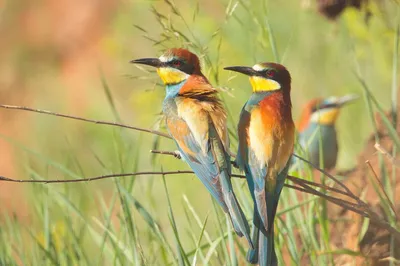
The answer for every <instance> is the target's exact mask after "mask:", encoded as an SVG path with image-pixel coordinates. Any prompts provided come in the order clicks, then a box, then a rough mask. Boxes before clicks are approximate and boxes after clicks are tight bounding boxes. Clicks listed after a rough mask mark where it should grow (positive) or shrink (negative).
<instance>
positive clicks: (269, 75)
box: [265, 69, 276, 78]
mask: <svg viewBox="0 0 400 266" xmlns="http://www.w3.org/2000/svg"><path fill="white" fill-rule="evenodd" d="M265 74H266V75H267V77H269V78H273V77H275V75H276V71H275V70H273V69H268V70H267V71H266V73H265Z"/></svg>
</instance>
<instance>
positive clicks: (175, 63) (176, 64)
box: [164, 59, 194, 75]
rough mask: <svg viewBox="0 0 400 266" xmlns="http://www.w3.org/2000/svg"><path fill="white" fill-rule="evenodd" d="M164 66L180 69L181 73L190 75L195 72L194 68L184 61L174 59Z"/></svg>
mask: <svg viewBox="0 0 400 266" xmlns="http://www.w3.org/2000/svg"><path fill="white" fill-rule="evenodd" d="M164 65H165V66H167V67H172V68H175V69H179V70H180V71H182V72H185V73H186V74H189V75H190V74H192V73H193V71H194V66H193V65H191V64H188V63H187V62H186V61H185V60H182V59H172V60H171V61H168V62H165V63H164Z"/></svg>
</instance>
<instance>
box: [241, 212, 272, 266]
mask: <svg viewBox="0 0 400 266" xmlns="http://www.w3.org/2000/svg"><path fill="white" fill-rule="evenodd" d="M260 226H261V227H260ZM252 242H253V243H254V248H253V249H252V248H250V249H249V250H248V251H247V256H246V258H247V261H248V262H249V263H251V264H257V263H258V264H259V265H260V266H276V265H278V259H277V257H276V253H275V247H274V227H273V226H271V228H270V230H268V232H266V231H265V230H264V228H263V226H262V222H261V219H260V217H259V216H258V215H257V214H256V213H255V215H254V227H253V229H252Z"/></svg>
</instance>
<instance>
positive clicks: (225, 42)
mask: <svg viewBox="0 0 400 266" xmlns="http://www.w3.org/2000/svg"><path fill="white" fill-rule="evenodd" d="M297 2H298V1H295V0H293V1H277V2H275V1H261V3H259V2H257V1H243V0H240V1H234V0H229V1H225V0H220V1H218V3H217V4H215V6H216V7H215V10H212V8H210V7H208V6H203V5H202V3H201V2H200V1H179V2H174V1H170V0H167V1H163V2H143V3H132V5H127V6H126V7H127V8H126V9H125V10H123V11H121V13H120V16H121V17H122V18H120V19H119V20H118V21H122V22H120V24H117V26H119V27H121V28H122V29H124V30H123V34H125V35H131V36H132V38H133V39H135V40H137V42H138V43H139V42H145V44H146V46H145V45H142V46H141V48H142V49H137V53H138V54H142V53H143V56H146V55H147V54H148V53H150V52H151V53H154V54H153V55H154V56H155V55H158V54H159V51H161V50H164V49H165V48H166V47H173V46H179V47H187V48H189V49H191V50H193V51H194V52H196V53H197V54H199V55H200V56H201V61H202V65H203V69H204V73H205V74H206V75H207V76H208V77H209V78H210V81H211V82H212V83H213V84H214V85H215V86H218V87H221V97H222V98H223V100H224V102H225V105H226V107H227V109H228V113H229V132H230V135H231V141H232V144H231V149H232V151H235V149H236V148H237V137H236V133H235V132H236V129H235V127H236V123H237V118H238V114H239V112H240V109H241V106H242V105H243V104H244V102H245V99H246V98H247V97H248V96H249V95H250V88H249V84H248V82H247V80H245V79H242V78H239V77H236V76H230V75H231V74H230V73H228V72H221V69H222V68H223V66H228V65H236V64H244V65H246V64H247V65H253V64H254V63H256V62H259V61H278V62H279V61H280V60H284V62H283V63H284V64H285V65H287V66H288V68H289V70H290V71H291V73H292V75H293V92H292V99H293V103H294V115H295V117H298V113H299V110H300V107H301V103H304V102H305V101H306V100H308V99H310V98H311V97H313V96H329V95H331V94H333V95H340V94H344V93H348V92H349V91H353V92H359V93H363V94H364V100H365V101H364V103H358V104H357V105H358V106H356V107H354V108H353V109H352V111H351V112H350V111H349V112H346V111H344V113H343V115H344V119H343V120H342V121H340V123H339V130H340V133H341V134H340V136H341V137H342V136H343V137H346V136H347V139H346V140H342V142H341V144H344V145H340V147H341V151H342V152H341V153H340V156H341V158H342V157H345V159H341V161H340V165H339V166H344V167H348V166H350V165H351V164H354V162H355V161H356V160H355V157H356V154H357V152H359V151H360V150H361V148H362V145H363V142H362V141H358V142H357V144H355V145H350V144H351V142H354V141H355V140H359V137H358V136H357V135H358V133H360V132H369V131H372V130H374V131H376V125H375V124H374V113H375V112H377V113H378V114H379V116H380V117H381V118H382V121H383V123H384V125H385V127H386V128H387V130H388V132H389V134H390V138H391V139H392V141H393V143H394V145H395V147H396V148H395V150H394V153H393V155H394V156H395V155H396V151H398V150H399V146H400V138H399V135H398V134H397V132H396V123H395V122H396V121H397V118H396V117H394V116H393V119H392V120H390V119H389V118H387V116H386V115H385V111H386V109H388V108H386V106H388V105H387V103H389V102H391V103H392V110H397V78H398V77H397V76H398V73H397V65H398V62H397V60H398V40H399V34H398V31H399V30H398V27H399V26H398V21H396V24H395V25H396V26H395V27H394V28H391V26H390V25H386V24H385V21H386V19H387V18H386V17H385V15H384V14H381V13H379V12H378V11H377V10H378V6H377V5H376V4H375V3H374V2H372V1H371V2H372V3H370V9H371V12H372V13H373V17H372V19H371V21H370V22H369V23H370V25H365V24H363V14H362V13H357V12H356V11H354V10H349V11H346V13H345V14H343V17H342V18H341V19H340V21H338V22H337V23H335V24H333V25H331V24H332V23H329V22H326V21H325V20H324V19H323V18H322V17H320V16H319V15H317V14H315V13H314V12H313V11H312V10H302V9H300V7H299V4H298V3H297ZM384 2H385V4H387V5H388V6H391V7H393V8H397V9H398V6H397V4H396V3H394V2H393V1H384ZM135 5H140V7H135ZM137 10H141V11H143V10H145V11H146V13H145V14H142V16H141V17H134V16H131V14H132V13H136V14H137V12H138V11H137ZM128 24H129V27H128V26H127V25H128ZM132 24H134V25H135V27H131V25H132ZM132 28H134V29H135V30H134V29H132ZM333 28H335V29H333ZM342 32H346V33H345V34H343V33H342ZM382 32H385V33H387V36H386V35H385V36H384V37H382V39H379V38H378V37H380V36H382ZM115 35H116V36H118V33H115ZM144 40H145V41H144ZM371 40H374V43H373V44H369V43H368V42H369V41H371ZM387 40H390V41H392V42H393V43H394V45H393V49H389V48H385V49H382V47H386V46H385V45H386V42H387ZM149 47H151V48H149ZM349 47H352V48H351V49H349ZM135 49H136V48H135ZM349 50H351V52H349ZM374 52H376V53H377V54H378V55H376V56H375V55H374V56H367V55H369V54H371V53H374ZM349 54H350V55H349ZM380 58H385V59H387V58H391V59H392V60H380ZM124 60H125V59H124ZM126 61H127V60H126ZM375 63H376V64H377V65H376V66H375ZM348 66H350V67H348ZM357 66H358V67H357ZM129 67H130V66H129V65H128V64H126V69H129V70H126V71H129V72H130V71H135V70H132V68H129ZM390 67H391V68H392V71H391V74H390V75H389V74H387V73H386V72H385V71H381V70H380V69H385V70H387V69H388V68H390ZM353 70H354V71H353ZM138 73H139V74H137V76H135V78H134V79H131V80H130V83H129V85H130V86H131V85H132V84H135V85H136V86H137V87H138V86H139V85H140V84H141V85H142V86H143V87H146V88H150V87H152V86H153V85H154V84H152V83H151V82H149V81H148V80H144V81H143V80H142V76H144V75H146V76H148V75H154V73H145V74H143V73H142V72H138ZM353 73H355V77H356V78H354V74H353ZM371 76H373V78H371ZM388 77H389V78H390V77H391V80H392V82H391V83H392V85H391V89H392V90H391V91H392V92H391V93H390V90H389V87H390V82H388V81H387V79H388ZM99 79H100V81H101V84H102V85H101V86H102V89H103V90H102V93H104V95H105V99H106V100H105V102H106V104H104V105H101V108H102V109H103V110H104V109H106V110H107V112H109V113H111V114H112V116H111V119H113V120H115V121H122V122H125V119H129V116H128V115H127V114H126V113H127V111H126V110H125V109H123V108H122V107H121V106H120V105H121V104H120V102H121V99H120V98H116V96H115V95H114V94H117V92H116V88H113V87H112V86H110V85H109V84H110V83H108V80H107V77H106V76H105V75H104V74H103V73H102V72H101V71H100V77H99ZM360 84H361V86H360ZM227 87H229V88H231V89H228V88H227ZM381 87H387V88H388V90H387V92H386V91H385V92H384V93H381V91H380V90H381ZM159 89H160V88H159V86H158V85H156V86H155V90H159ZM99 91H100V90H99ZM99 93H100V92H99ZM146 93H149V92H144V91H143V90H141V91H140V90H139V91H138V90H135V91H134V92H133V94H134V95H136V96H137V95H139V94H145V95H146ZM151 95H153V94H151ZM151 97H152V96H150V97H146V98H145V99H146V100H145V101H143V103H138V105H137V106H135V108H133V109H134V113H135V114H136V115H137V116H141V114H142V113H143V114H144V113H149V112H150V113H152V114H153V115H152V117H153V118H154V116H155V114H157V113H158V111H159V110H160V108H159V107H156V106H155V105H154V104H153V103H154V102H155V100H154V99H152V98H151ZM159 97H162V96H161V94H160V95H159ZM390 97H391V98H390ZM121 109H122V110H124V111H122V112H121ZM131 111H132V110H129V112H131ZM360 113H361V114H362V115H357V114H360ZM394 113H395V112H393V114H394ZM51 119H52V120H50V118H47V120H44V121H42V122H41V124H42V125H43V124H52V123H55V122H54V121H57V120H56V119H57V118H51ZM154 120H155V119H154ZM154 120H153V121H154ZM355 120H357V123H355ZM393 121H394V122H393ZM76 123H78V122H76ZM152 123H153V122H151V124H152ZM345 123H347V124H345ZM54 129H55V127H54V126H53V125H52V126H48V128H47V129H46V130H48V132H50V133H48V134H50V135H51V134H52V133H51V132H52V130H54ZM157 129H158V128H157ZM159 129H160V130H163V126H160V127H159ZM84 130H86V131H87V133H86V134H87V138H88V139H90V140H91V141H92V142H91V143H90V144H88V150H89V152H88V151H85V152H83V153H82V154H80V153H76V152H75V151H76V150H78V151H82V149H77V148H76V147H77V146H78V145H75V144H73V143H74V141H75V139H74V138H71V137H70V135H69V133H68V132H67V133H65V135H62V136H61V137H59V138H57V137H54V136H52V137H51V138H50V140H49V141H50V145H52V142H51V140H54V139H55V141H54V142H55V143H57V144H58V146H59V150H57V152H56V155H54V154H51V152H49V154H46V152H43V153H41V152H39V151H35V149H32V148H30V147H29V146H28V145H25V144H22V143H20V142H19V141H18V140H15V139H13V138H11V137H5V136H3V139H4V140H6V141H8V142H10V143H11V144H12V145H14V146H15V148H16V149H17V150H19V152H20V154H21V158H22V159H21V162H20V166H21V168H22V169H23V170H21V175H23V176H24V177H26V178H31V179H43V180H44V179H78V178H82V177H87V176H92V175H101V174H113V173H123V172H135V171H139V170H144V169H145V170H159V169H160V168H165V169H166V170H174V169H187V166H186V165H185V163H183V162H180V161H177V160H175V159H174V158H169V157H166V156H159V155H155V156H154V155H150V154H149V153H148V150H150V149H155V148H162V149H166V150H173V149H174V145H173V143H171V141H170V140H168V139H165V138H162V137H159V136H158V137H150V136H149V135H144V134H139V133H137V132H133V131H131V130H129V129H124V128H105V127H101V126H100V125H97V126H88V127H85V129H84ZM97 131H99V132H101V133H95V132H97ZM40 132H41V131H39V133H40ZM351 132H354V133H351ZM342 133H343V134H342ZM36 134H38V133H36ZM351 134H352V135H354V136H350V135H351ZM366 137H367V133H365V134H364V135H363V139H364V140H365V138H366ZM61 139H62V141H61ZM376 141H377V142H379V136H378V135H376ZM87 143H88V142H87ZM43 144H44V143H43ZM53 144H54V143H53ZM297 150H298V149H297ZM348 154H350V155H348ZM152 156H153V157H152ZM346 160H348V161H350V164H349V163H347V162H346ZM382 161H383V159H382ZM305 169H306V170H305V171H303V172H302V173H301V174H300V173H294V174H295V175H299V177H301V178H304V179H306V180H310V181H315V180H316V178H317V177H315V176H314V172H313V171H312V169H311V168H310V167H308V166H306V167H305ZM392 172H393V175H392V176H391V177H389V176H388V174H387V169H385V165H384V164H383V163H381V172H380V173H379V176H380V178H381V180H380V182H382V183H383V184H384V188H385V191H386V192H387V193H388V195H389V197H388V198H387V197H385V196H384V193H383V191H382V189H381V188H380V186H379V184H378V183H377V181H376V180H373V179H371V181H370V182H372V183H373V184H375V186H374V188H375V190H376V192H377V193H378V195H379V200H380V203H381V205H382V207H383V208H384V211H385V214H386V216H387V217H388V218H387V219H388V222H389V223H390V225H391V226H393V227H394V228H397V230H399V225H398V222H397V220H396V217H395V214H394V213H393V211H392V210H391V207H390V201H392V202H393V201H394V199H395V198H396V195H395V187H394V186H393V184H395V182H396V175H395V171H392ZM94 173H95V174H94ZM322 180H324V179H323V178H322ZM99 182H101V183H100V184H99V185H95V184H94V183H78V184H63V185H60V184H47V185H46V184H34V185H28V184H25V185H24V186H26V188H27V191H28V193H29V194H30V200H29V211H30V212H29V219H30V220H29V221H28V222H26V221H21V220H20V218H17V217H16V216H13V215H12V214H3V217H2V222H1V226H0V265H245V264H246V262H245V255H246V251H247V243H246V242H245V241H244V240H243V239H239V238H238V237H237V236H236V235H235V234H234V233H233V231H232V228H231V225H230V223H229V221H228V219H227V217H226V216H225V215H224V214H223V212H222V211H221V209H220V208H219V207H218V206H217V205H216V204H215V203H214V202H213V201H212V200H210V197H209V196H208V194H207V193H206V191H205V190H204V189H203V187H202V185H201V184H200V183H199V182H198V181H197V180H196V179H195V178H193V177H192V176H191V175H190V176H189V175H181V176H179V177H167V176H162V177H159V176H157V177H156V176H148V177H129V178H123V179H115V180H113V181H99ZM330 182H331V181H329V180H326V184H327V185H332V183H330ZM22 185H23V184H21V186H22ZM234 187H235V191H237V195H238V198H239V201H240V202H241V205H242V206H243V209H244V211H245V214H246V216H247V217H248V218H249V221H251V215H252V208H253V205H252V204H253V203H252V200H251V197H250V195H249V193H248V191H247V186H246V185H245V183H244V181H243V180H234ZM321 191H323V192H324V193H325V192H326V191H324V190H322V189H321ZM326 193H327V192H326ZM328 214H329V203H327V202H326V201H324V200H321V199H320V198H318V197H316V196H313V195H308V194H299V193H298V192H296V191H295V190H291V189H284V191H283V193H282V195H281V200H280V204H279V211H278V213H277V219H276V223H275V226H276V229H277V230H276V251H277V255H278V260H279V262H280V264H282V265H283V264H284V263H286V264H288V265H298V264H299V263H300V262H303V263H307V264H308V265H334V264H335V261H334V259H335V255H338V254H346V255H348V256H351V257H352V258H356V257H358V256H362V255H361V254H360V252H359V251H357V250H346V249H343V248H337V247H335V246H334V245H333V243H332V234H333V232H331V225H332V224H333V223H334V222H336V221H334V220H331V219H330V218H329V217H328ZM19 217H20V216H19ZM367 226H368V222H365V223H364V226H363V228H364V229H363V230H361V232H360V235H362V234H363V232H365V230H366V229H365V228H367ZM336 233H340V234H345V233H346V232H336ZM393 243H394V241H393ZM394 248H395V247H394V246H392V254H393V252H394ZM392 261H393V260H392ZM392 263H393V262H392Z"/></svg>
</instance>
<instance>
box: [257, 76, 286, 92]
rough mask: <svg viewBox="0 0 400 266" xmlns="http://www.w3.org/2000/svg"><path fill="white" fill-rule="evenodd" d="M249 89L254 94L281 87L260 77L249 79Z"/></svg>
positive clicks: (270, 80) (273, 81)
mask: <svg viewBox="0 0 400 266" xmlns="http://www.w3.org/2000/svg"><path fill="white" fill-rule="evenodd" d="M250 83H251V87H253V91H254V92H260V91H275V90H279V89H280V88H281V85H280V84H279V83H278V82H276V81H275V80H272V79H266V78H262V77H257V76H254V77H250Z"/></svg>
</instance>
